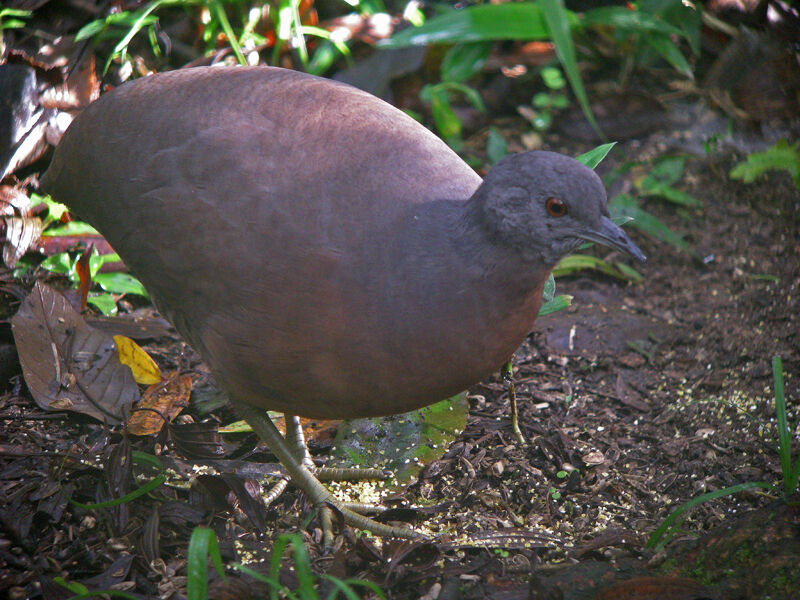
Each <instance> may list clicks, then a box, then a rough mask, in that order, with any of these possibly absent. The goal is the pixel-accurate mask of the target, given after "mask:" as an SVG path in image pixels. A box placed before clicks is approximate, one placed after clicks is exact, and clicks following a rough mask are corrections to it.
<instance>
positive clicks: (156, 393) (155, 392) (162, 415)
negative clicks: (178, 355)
mask: <svg viewBox="0 0 800 600" xmlns="http://www.w3.org/2000/svg"><path fill="white" fill-rule="evenodd" d="M119 337H122V336H114V339H115V340H116V339H117V338H119ZM123 339H127V338H123ZM128 341H130V340H128ZM130 342H131V343H133V342H132V341H130ZM136 347H137V348H139V347H138V346H136ZM139 351H140V352H142V353H144V350H142V349H141V348H139ZM145 356H147V354H145ZM147 358H148V359H149V358H150V357H149V356H147ZM157 368H158V367H156V369H157ZM191 393H192V378H191V377H189V376H188V375H181V374H180V373H178V372H177V371H176V372H174V373H172V374H171V375H170V376H169V377H168V378H167V379H165V380H163V381H161V380H160V379H159V381H158V383H155V384H153V385H151V386H150V387H149V388H147V389H146V390H145V392H144V395H143V396H142V400H141V402H139V404H137V405H136V407H135V408H134V410H133V412H132V413H131V416H130V418H129V419H128V433H131V434H133V435H152V434H154V433H158V432H159V431H161V428H162V427H163V426H164V422H165V421H172V420H173V419H174V418H175V417H177V416H178V415H179V414H180V412H181V411H182V410H183V409H184V408H186V407H187V406H189V396H190V395H191Z"/></svg>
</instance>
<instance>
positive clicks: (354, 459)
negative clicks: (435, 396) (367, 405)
mask: <svg viewBox="0 0 800 600" xmlns="http://www.w3.org/2000/svg"><path fill="white" fill-rule="evenodd" d="M466 417H467V402H466V398H465V395H464V394H459V395H457V396H454V397H452V398H450V399H448V400H442V401H441V402H437V403H436V404H432V405H431V406H426V407H425V408H422V409H420V410H416V411H412V412H409V413H404V414H401V415H394V416H391V417H384V418H374V419H355V420H352V421H346V422H345V423H343V424H342V425H341V426H340V427H339V431H338V433H337V434H336V439H335V440H334V445H335V448H336V450H335V451H334V456H335V457H336V462H337V463H338V464H337V465H335V466H361V467H364V466H368V467H377V468H381V469H389V470H391V471H392V472H393V473H394V476H395V477H394V479H395V481H397V482H402V481H407V480H408V479H410V478H411V477H412V476H413V475H414V474H416V473H417V472H418V471H419V469H420V467H421V466H422V465H423V464H428V463H429V462H431V461H432V460H435V459H436V458H439V457H440V456H441V455H442V454H443V453H444V451H445V449H446V447H447V445H448V444H449V442H450V441H451V440H452V439H453V437H454V436H455V435H456V434H457V433H458V432H459V431H461V430H462V429H463V428H464V427H465V425H466Z"/></svg>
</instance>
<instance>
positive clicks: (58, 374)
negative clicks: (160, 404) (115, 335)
mask: <svg viewBox="0 0 800 600" xmlns="http://www.w3.org/2000/svg"><path fill="white" fill-rule="evenodd" d="M11 326H12V329H13V332H14V340H15V341H16V344H17V352H18V353H19V361H20V363H21V365H22V373H23V375H24V377H25V382H26V383H27V384H28V389H30V391H31V395H33V398H34V400H36V403H37V404H38V405H39V406H40V407H41V408H42V409H44V410H73V411H77V412H82V413H85V414H87V415H91V416H92V417H94V418H96V419H99V420H100V421H104V422H107V423H114V424H116V423H119V422H120V421H121V420H122V419H123V418H124V417H125V415H126V414H127V413H128V410H129V408H130V406H131V404H133V403H134V402H135V401H136V400H138V399H139V388H138V387H137V386H136V382H135V381H134V380H133V375H132V374H131V370H130V369H129V368H128V367H127V366H125V365H123V364H122V363H121V362H120V361H119V358H118V357H117V352H116V347H115V345H114V340H113V339H112V338H111V336H110V335H108V334H107V333H104V332H102V331H99V330H97V329H94V328H92V327H90V326H89V325H87V323H86V321H84V320H83V317H81V315H80V314H78V312H77V311H75V309H73V308H72V307H71V306H70V304H69V302H68V301H67V300H66V298H64V296H62V295H61V294H59V293H58V292H56V291H55V290H53V289H52V288H50V287H48V286H46V285H44V284H43V283H40V282H37V283H36V285H35V286H34V288H33V290H32V291H31V293H30V294H29V295H28V297H27V298H26V299H25V300H24V301H23V302H22V304H21V306H20V308H19V311H18V312H17V314H16V315H14V317H13V318H12V319H11Z"/></svg>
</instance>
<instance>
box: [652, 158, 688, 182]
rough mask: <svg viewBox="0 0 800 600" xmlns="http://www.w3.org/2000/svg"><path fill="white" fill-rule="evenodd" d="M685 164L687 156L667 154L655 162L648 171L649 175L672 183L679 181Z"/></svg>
mask: <svg viewBox="0 0 800 600" xmlns="http://www.w3.org/2000/svg"><path fill="white" fill-rule="evenodd" d="M685 166H686V157H685V156H666V157H664V158H660V159H658V160H657V161H655V162H654V163H653V166H652V168H651V169H650V171H649V172H648V176H649V177H652V178H655V179H657V180H658V181H660V182H662V183H666V184H668V185H672V184H673V183H677V182H678V181H679V180H680V178H681V177H682V176H683V169H684V167H685Z"/></svg>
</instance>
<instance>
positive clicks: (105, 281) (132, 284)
mask: <svg viewBox="0 0 800 600" xmlns="http://www.w3.org/2000/svg"><path fill="white" fill-rule="evenodd" d="M94 281H95V283H97V284H98V285H99V286H100V287H101V288H103V289H104V290H105V291H107V292H110V293H112V294H136V295H138V296H143V297H145V298H149V297H150V296H149V295H148V293H147V290H145V289H144V286H143V285H142V284H141V282H140V281H139V280H138V279H136V278H135V277H134V276H133V275H131V274H129V273H98V274H97V275H95V276H94Z"/></svg>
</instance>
